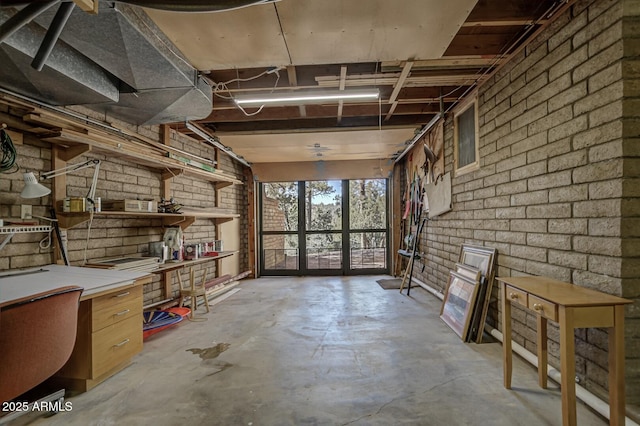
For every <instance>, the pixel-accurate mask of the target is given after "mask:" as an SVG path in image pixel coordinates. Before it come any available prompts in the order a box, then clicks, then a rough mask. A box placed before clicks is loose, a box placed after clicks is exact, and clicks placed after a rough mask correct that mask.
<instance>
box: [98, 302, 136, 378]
mask: <svg viewBox="0 0 640 426" xmlns="http://www.w3.org/2000/svg"><path fill="white" fill-rule="evenodd" d="M92 346H93V348H92V357H93V359H92V365H93V369H92V376H93V377H92V378H97V377H99V376H101V375H102V374H104V373H106V372H107V371H109V370H110V369H112V368H113V367H115V366H117V365H118V364H121V363H122V362H124V361H126V360H128V359H129V358H131V357H132V356H133V355H135V354H137V353H138V352H140V351H141V350H142V316H141V315H135V316H132V317H130V318H128V319H126V320H124V321H120V322H117V323H115V324H113V325H110V326H108V327H106V328H103V329H102V330H100V331H98V332H96V333H93V344H92Z"/></svg>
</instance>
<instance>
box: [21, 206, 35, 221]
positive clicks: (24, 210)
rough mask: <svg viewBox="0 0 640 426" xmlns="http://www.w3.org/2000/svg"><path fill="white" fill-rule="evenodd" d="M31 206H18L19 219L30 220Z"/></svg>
mask: <svg viewBox="0 0 640 426" xmlns="http://www.w3.org/2000/svg"><path fill="white" fill-rule="evenodd" d="M32 207H33V206H32V205H30V204H22V206H20V219H31V215H32V214H33V213H32V210H31V209H32Z"/></svg>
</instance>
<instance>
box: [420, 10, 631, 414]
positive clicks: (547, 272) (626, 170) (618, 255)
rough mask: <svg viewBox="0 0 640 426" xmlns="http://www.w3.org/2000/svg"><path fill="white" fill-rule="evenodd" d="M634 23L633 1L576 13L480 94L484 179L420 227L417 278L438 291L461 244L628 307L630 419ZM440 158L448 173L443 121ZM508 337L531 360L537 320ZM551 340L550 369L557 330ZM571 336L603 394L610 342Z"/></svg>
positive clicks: (508, 266) (449, 135)
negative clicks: (626, 301)
mask: <svg viewBox="0 0 640 426" xmlns="http://www.w3.org/2000/svg"><path fill="white" fill-rule="evenodd" d="M638 15H640V3H639V2H637V1H632V0H618V1H616V0H596V1H587V0H585V1H578V2H577V3H576V4H575V5H574V6H573V7H572V8H571V10H570V11H569V13H566V14H565V15H564V16H561V17H559V18H558V19H557V20H556V21H555V22H554V23H552V24H551V26H550V27H548V28H547V29H546V30H545V31H544V32H543V33H542V34H540V35H539V36H538V37H537V38H536V39H535V40H534V41H533V42H532V43H531V44H530V45H528V46H527V47H526V48H525V49H524V50H523V51H521V52H520V53H518V54H517V55H516V56H515V57H514V58H513V59H512V60H511V61H510V62H509V63H508V64H506V65H505V66H504V67H503V68H502V69H500V70H499V71H498V72H497V73H496V74H495V75H494V76H493V77H492V78H491V79H490V80H489V81H488V82H487V83H486V84H484V85H483V86H482V87H481V88H480V89H479V92H478V106H479V125H480V146H479V148H480V157H481V158H480V164H481V167H480V169H479V170H477V171H475V172H472V173H468V174H464V175H462V176H454V178H453V182H452V200H453V211H452V212H450V213H447V214H445V215H443V216H441V217H439V218H437V219H435V220H433V221H430V222H428V226H427V229H426V232H425V234H424V235H423V241H426V243H425V244H423V248H422V250H423V251H424V252H425V254H426V259H427V261H426V268H425V270H424V273H421V269H422V265H421V264H418V265H417V266H416V268H415V269H414V276H417V278H418V279H420V280H421V281H423V282H425V283H428V284H429V285H431V286H432V287H435V288H438V289H440V290H442V291H444V288H445V286H446V282H447V277H448V271H449V270H450V269H452V268H453V267H454V263H455V262H456V261H457V260H458V256H459V251H460V245H461V244H463V243H471V244H478V245H486V246H491V247H495V248H497V249H498V251H499V255H498V258H497V263H498V270H497V274H498V275H502V276H509V275H514V276H515V275H523V274H526V275H544V276H549V277H552V278H555V279H558V280H562V281H567V282H572V283H575V284H578V285H581V286H585V287H590V288H594V289H598V290H601V291H604V292H607V293H611V294H615V295H621V296H624V297H627V298H630V299H634V300H636V303H635V304H634V305H633V306H630V307H628V308H627V310H626V321H627V323H626V354H627V363H626V376H627V379H626V382H627V400H628V403H629V404H632V405H636V406H637V405H638V404H640V331H639V330H640V308H639V302H638V300H640V280H639V277H640V267H639V264H638V253H639V251H638V241H639V240H638V236H639V234H640V232H638V226H637V225H638V223H639V222H638V214H639V212H640V208H639V207H640V206H639V204H638V195H639V193H640V191H638V189H637V188H638V185H637V181H638V175H639V173H640V166H639V162H638V153H639V151H640V149H639V148H638V146H639V145H638V143H637V142H638V141H637V137H638V136H637V135H638V134H639V132H638V124H637V123H638V116H639V111H640V110H639V109H638V102H637V99H638V93H639V88H640V84H638V82H639V81H640V80H638V76H640V73H639V71H640V65H639V64H640V62H639V61H638V60H637V56H638V53H639V52H640V44H639V43H638V38H637V37H638V36H639V35H640V33H639V31H638V28H640V26H639V25H638V24H640V19H639V17H638ZM445 147H446V152H445V155H446V162H447V171H452V169H453V120H452V115H451V114H448V115H447V117H446V122H445ZM493 296H494V299H497V297H498V294H497V291H496V289H494V292H493ZM498 310H499V306H498V304H497V303H493V304H492V305H491V310H490V314H489V322H490V323H491V324H492V325H494V326H496V327H498V328H501V325H500V324H499V321H498V318H499V312H498ZM513 324H514V334H513V339H514V340H515V341H516V342H517V343H519V344H521V345H522V346H524V347H525V348H527V349H528V350H530V351H531V352H534V353H535V350H536V344H535V327H536V322H535V316H534V315H532V314H531V313H529V312H528V311H523V310H520V309H514V314H513ZM549 335H550V341H549V350H550V363H551V364H552V365H554V366H556V367H557V366H558V365H559V350H558V343H557V342H558V330H557V328H556V326H555V324H551V325H550V327H549ZM576 336H577V339H578V340H577V343H576V355H577V366H576V373H577V376H578V378H579V380H580V383H581V384H582V385H583V386H586V387H587V388H588V389H590V390H591V391H593V392H594V393H596V394H602V395H604V393H605V392H606V389H607V333H606V330H601V329H589V330H584V329H581V330H578V331H577V333H576Z"/></svg>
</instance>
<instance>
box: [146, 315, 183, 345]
mask: <svg viewBox="0 0 640 426" xmlns="http://www.w3.org/2000/svg"><path fill="white" fill-rule="evenodd" d="M159 313H167V314H169V315H170V316H179V317H180V318H179V319H177V320H176V321H171V322H168V323H166V324H163V325H160V326H158V327H153V328H149V329H147V330H143V332H142V339H143V340H146V339H147V338H148V337H150V336H153V335H154V334H156V333H159V332H161V331H162V330H166V329H167V328H169V327H171V326H173V325H176V324H178V323H179V322H180V321H182V320H183V319H184V318H185V317H186V316H187V315H189V314H190V313H191V309H189V308H169V309H163V310H162V311H153V312H152V314H159Z"/></svg>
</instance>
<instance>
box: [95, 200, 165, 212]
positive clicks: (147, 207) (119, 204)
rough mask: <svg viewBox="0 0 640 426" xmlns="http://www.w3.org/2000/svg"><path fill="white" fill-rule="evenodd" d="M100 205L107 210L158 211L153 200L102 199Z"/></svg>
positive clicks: (156, 204)
mask: <svg viewBox="0 0 640 426" xmlns="http://www.w3.org/2000/svg"><path fill="white" fill-rule="evenodd" d="M101 207H102V211H109V212H143V213H157V212H158V202H157V201H153V200H102V206H101Z"/></svg>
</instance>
